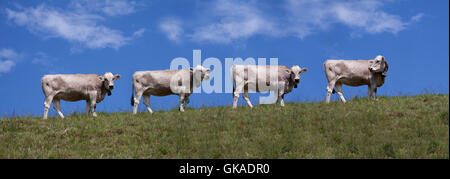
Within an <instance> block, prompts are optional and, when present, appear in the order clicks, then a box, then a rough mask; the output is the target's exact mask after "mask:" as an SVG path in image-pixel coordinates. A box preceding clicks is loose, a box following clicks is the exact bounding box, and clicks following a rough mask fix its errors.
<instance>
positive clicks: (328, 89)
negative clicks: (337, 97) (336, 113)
mask: <svg viewBox="0 0 450 179" xmlns="http://www.w3.org/2000/svg"><path fill="white" fill-rule="evenodd" d="M335 84H336V80H331V81H329V82H328V86H327V99H326V102H327V103H330V97H331V93H332V92H333V88H334V85H335Z"/></svg>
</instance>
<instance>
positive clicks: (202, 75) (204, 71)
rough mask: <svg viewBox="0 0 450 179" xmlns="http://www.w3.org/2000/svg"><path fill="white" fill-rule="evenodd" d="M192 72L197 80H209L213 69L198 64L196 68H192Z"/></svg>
mask: <svg viewBox="0 0 450 179" xmlns="http://www.w3.org/2000/svg"><path fill="white" fill-rule="evenodd" d="M190 70H191V73H192V75H193V76H194V78H195V79H196V80H198V81H199V82H200V81H205V80H209V74H208V73H209V72H211V70H210V69H209V68H205V67H203V66H200V65H197V66H196V67H195V68H191V69H190Z"/></svg>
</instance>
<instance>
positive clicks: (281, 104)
mask: <svg viewBox="0 0 450 179" xmlns="http://www.w3.org/2000/svg"><path fill="white" fill-rule="evenodd" d="M279 98H280V106H281V107H284V94H282V95H280V97H279Z"/></svg>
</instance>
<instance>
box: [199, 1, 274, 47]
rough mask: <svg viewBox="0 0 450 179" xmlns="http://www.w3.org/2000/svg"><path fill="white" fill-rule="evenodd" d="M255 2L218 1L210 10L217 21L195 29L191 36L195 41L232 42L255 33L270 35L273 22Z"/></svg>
mask: <svg viewBox="0 0 450 179" xmlns="http://www.w3.org/2000/svg"><path fill="white" fill-rule="evenodd" d="M255 7H256V4H255V3H253V2H241V1H227V0H219V1H216V2H215V3H214V4H213V6H212V7H211V8H210V10H208V13H212V16H213V17H218V19H215V20H214V22H215V23H211V24H207V25H203V26H200V27H198V28H196V29H194V32H193V34H192V35H191V38H192V39H193V40H195V41H211V42H216V43H230V42H231V41H233V40H237V39H247V38H249V37H251V36H253V35H258V34H266V35H270V34H271V33H269V32H272V31H273V29H272V28H273V22H271V21H270V20H268V19H266V18H265V17H263V15H262V12H260V11H259V10H258V9H257V8H255Z"/></svg>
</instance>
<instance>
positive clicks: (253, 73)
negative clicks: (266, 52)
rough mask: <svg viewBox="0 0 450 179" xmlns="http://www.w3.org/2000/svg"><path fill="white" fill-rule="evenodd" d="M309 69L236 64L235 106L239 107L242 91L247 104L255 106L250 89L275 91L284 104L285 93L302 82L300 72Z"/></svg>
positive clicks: (233, 71) (234, 73)
mask: <svg viewBox="0 0 450 179" xmlns="http://www.w3.org/2000/svg"><path fill="white" fill-rule="evenodd" d="M271 70H272V71H271ZM307 70H308V69H307V68H300V67H299V66H297V65H294V66H292V67H291V68H289V67H287V66H282V65H280V66H256V65H234V66H233V67H232V68H231V74H232V79H233V83H234V84H233V98H234V101H233V108H236V107H237V102H238V99H239V95H240V94H241V93H242V92H243V93H244V95H243V97H244V99H245V101H246V102H247V105H248V106H249V107H250V108H252V107H253V105H252V103H251V102H250V98H249V94H248V90H252V91H256V92H265V91H275V98H276V100H280V105H281V106H284V95H285V94H287V93H289V92H291V91H292V89H293V88H297V85H298V84H299V83H300V74H302V73H304V72H306V71H307ZM271 74H272V75H271ZM235 86H236V87H235Z"/></svg>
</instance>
